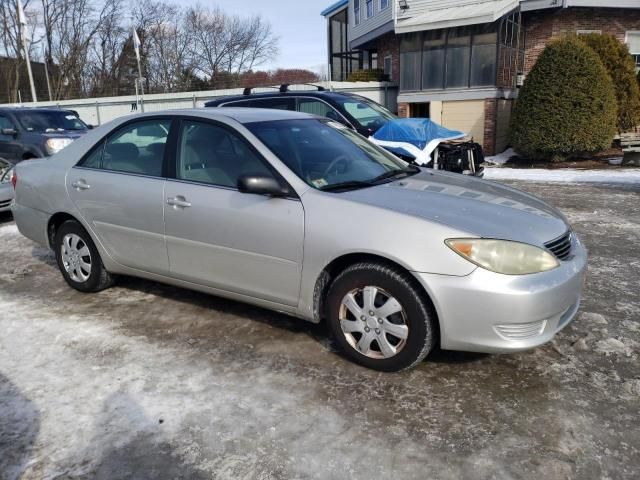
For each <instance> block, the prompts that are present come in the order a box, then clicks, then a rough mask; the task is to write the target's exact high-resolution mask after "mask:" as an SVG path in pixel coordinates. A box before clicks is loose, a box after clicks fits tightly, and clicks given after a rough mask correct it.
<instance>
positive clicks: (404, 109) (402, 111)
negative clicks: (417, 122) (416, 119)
mask: <svg viewBox="0 0 640 480" xmlns="http://www.w3.org/2000/svg"><path fill="white" fill-rule="evenodd" d="M398 116H399V117H400V118H409V104H408V103H402V102H400V103H398Z"/></svg>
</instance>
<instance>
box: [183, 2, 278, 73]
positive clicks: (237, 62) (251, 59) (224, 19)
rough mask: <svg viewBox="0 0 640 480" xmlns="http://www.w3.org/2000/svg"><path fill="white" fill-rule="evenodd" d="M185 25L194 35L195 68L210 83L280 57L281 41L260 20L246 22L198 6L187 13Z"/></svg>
mask: <svg viewBox="0 0 640 480" xmlns="http://www.w3.org/2000/svg"><path fill="white" fill-rule="evenodd" d="M186 23H187V26H188V28H189V29H190V30H191V31H192V32H193V35H194V38H193V43H192V49H191V55H192V57H193V64H194V68H195V70H196V71H199V72H200V73H202V74H203V75H204V76H205V77H207V78H209V79H214V77H215V76H216V75H217V74H219V73H221V72H226V73H227V74H238V73H240V72H242V71H246V70H249V69H251V68H252V67H253V66H257V65H260V64H261V63H264V62H265V61H266V60H268V59H269V58H272V57H273V56H275V55H276V54H277V42H278V39H277V38H276V37H275V36H274V35H273V32H272V30H271V25H270V24H269V23H268V22H266V21H265V20H264V19H263V18H262V17H260V16H254V17H251V18H249V19H243V18H241V17H238V16H229V15H227V14H226V13H224V12H223V11H222V10H220V9H219V8H214V9H207V8H204V7H202V6H200V5H196V6H195V7H192V8H190V9H189V10H188V11H187V13H186Z"/></svg>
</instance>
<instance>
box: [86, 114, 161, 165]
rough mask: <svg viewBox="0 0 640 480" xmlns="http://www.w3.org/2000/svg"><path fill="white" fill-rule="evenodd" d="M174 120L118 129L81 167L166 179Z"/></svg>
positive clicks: (138, 123) (133, 124)
mask: <svg viewBox="0 0 640 480" xmlns="http://www.w3.org/2000/svg"><path fill="white" fill-rule="evenodd" d="M170 128H171V120H169V119H158V120H144V121H140V122H134V123H130V124H128V125H125V126H124V127H122V128H120V129H118V130H116V131H115V132H114V133H112V134H111V135H109V137H107V139H106V140H105V141H103V142H101V143H100V144H99V145H97V146H96V147H95V148H94V149H93V150H92V151H91V152H90V153H89V155H88V156H87V157H85V159H84V160H83V162H82V163H81V164H80V165H81V166H82V167H86V168H99V169H102V170H110V171H114V172H122V173H135V174H138V175H148V176H151V177H160V176H162V165H163V162H164V151H165V145H166V143H167V138H168V137H169V129H170Z"/></svg>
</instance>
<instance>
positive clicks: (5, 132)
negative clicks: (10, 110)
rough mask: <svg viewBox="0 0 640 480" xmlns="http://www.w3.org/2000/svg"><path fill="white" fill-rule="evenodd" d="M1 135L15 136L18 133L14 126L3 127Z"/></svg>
mask: <svg viewBox="0 0 640 480" xmlns="http://www.w3.org/2000/svg"><path fill="white" fill-rule="evenodd" d="M2 135H10V136H12V137H15V136H16V135H18V131H17V130H16V129H15V128H3V129H2Z"/></svg>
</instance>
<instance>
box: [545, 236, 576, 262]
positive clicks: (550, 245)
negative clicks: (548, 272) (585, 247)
mask: <svg viewBox="0 0 640 480" xmlns="http://www.w3.org/2000/svg"><path fill="white" fill-rule="evenodd" d="M544 246H545V247H547V249H549V250H551V253H553V254H554V255H555V256H556V257H557V258H559V259H560V260H566V259H567V258H569V256H570V255H571V230H569V231H568V232H567V233H565V234H564V235H562V236H561V237H558V238H556V239H555V240H551V241H550V242H547V243H545V244H544Z"/></svg>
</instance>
